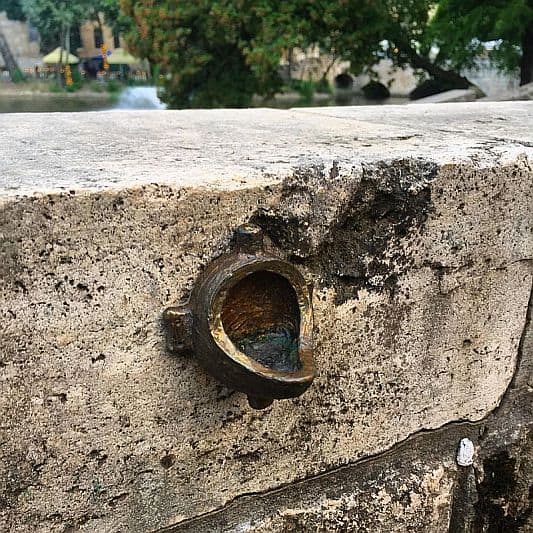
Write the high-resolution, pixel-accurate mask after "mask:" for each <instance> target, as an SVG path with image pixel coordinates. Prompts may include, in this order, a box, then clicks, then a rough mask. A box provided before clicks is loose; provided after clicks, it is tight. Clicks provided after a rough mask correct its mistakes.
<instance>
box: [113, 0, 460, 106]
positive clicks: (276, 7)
mask: <svg viewBox="0 0 533 533" xmlns="http://www.w3.org/2000/svg"><path fill="white" fill-rule="evenodd" d="M433 5H434V2H433V1H432V0H342V1H341V0H314V1H310V0H216V1H208V0H194V1H190V2H182V1H179V0H162V1H160V2H157V3H155V2H153V1H152V0H122V7H123V10H124V11H125V14H126V15H127V16H128V17H130V18H131V19H132V20H133V21H134V26H133V29H132V30H131V31H130V32H129V44H130V47H131V48H132V49H133V51H134V52H135V53H136V54H137V55H139V56H142V57H146V58H148V59H149V60H150V61H151V62H152V63H156V64H160V65H161V67H162V72H163V74H164V75H165V80H164V88H165V91H164V95H163V98H164V99H165V100H166V101H167V103H168V104H169V105H170V106H171V107H206V106H244V105H248V104H249V102H250V99H251V97H252V95H253V94H254V93H257V94H261V95H264V96H269V95H271V94H273V92H275V91H276V90H277V89H279V87H280V86H281V80H280V77H279V64H280V59H281V58H282V57H283V56H284V55H286V54H288V55H289V58H290V57H291V50H293V49H294V48H301V49H306V48H307V47H309V46H312V45H318V46H319V47H320V49H321V50H322V51H323V52H326V53H328V54H330V55H331V57H333V58H344V59H349V60H350V62H351V65H352V67H351V68H352V71H354V73H358V72H360V71H362V70H363V69H364V68H365V67H367V66H369V65H372V64H374V63H375V62H376V61H377V60H379V59H380V58H382V57H384V56H386V55H388V56H389V57H390V58H391V59H392V60H393V61H394V63H395V64H397V65H400V66H403V65H407V64H410V65H412V66H413V67H414V68H416V69H421V70H424V71H426V72H427V73H428V74H429V75H430V76H431V77H433V78H435V79H437V80H440V81H441V82H443V83H445V84H446V85H447V86H450V87H468V86H469V85H470V82H469V80H467V79H466V78H465V77H463V76H461V75H460V74H458V73H457V72H456V71H454V70H453V69H449V68H448V67H446V66H445V63H443V62H441V63H437V62H434V61H432V60H431V59H430V56H429V49H428V48H427V47H426V48H424V46H423V43H424V42H425V41H426V34H427V30H428V22H429V13H430V8H431V7H432V6H433ZM384 43H387V45H386V46H384Z"/></svg>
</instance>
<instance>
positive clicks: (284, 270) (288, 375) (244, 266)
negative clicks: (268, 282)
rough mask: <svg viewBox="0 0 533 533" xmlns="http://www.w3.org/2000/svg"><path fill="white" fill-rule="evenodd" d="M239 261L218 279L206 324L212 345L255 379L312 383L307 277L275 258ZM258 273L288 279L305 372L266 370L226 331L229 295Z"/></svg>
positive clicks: (244, 257) (253, 257)
mask: <svg viewBox="0 0 533 533" xmlns="http://www.w3.org/2000/svg"><path fill="white" fill-rule="evenodd" d="M236 259H237V260H236V261H235V262H232V264H231V265H228V267H227V268H226V269H223V271H222V272H221V274H222V275H220V276H217V282H216V289H215V290H214V291H213V292H212V293H211V301H210V305H209V312H208V316H207V322H208V328H209V332H210V335H211V337H212V339H213V341H214V342H215V344H216V345H217V347H218V348H219V349H220V350H221V351H222V353H224V355H225V357H227V358H228V359H231V360H232V362H234V363H236V364H238V365H239V366H241V367H243V368H244V369H245V370H247V371H249V372H251V373H253V374H255V375H259V376H262V377H263V378H265V379H267V380H269V381H272V382H279V383H284V384H291V383H294V384H304V383H311V382H312V381H313V379H314V377H315V374H316V371H315V367H314V361H313V351H312V334H313V309H312V302H311V294H310V288H309V286H308V285H307V283H306V281H305V279H304V277H303V276H302V274H301V273H300V272H299V271H298V270H297V269H296V268H295V267H294V266H293V265H291V264H290V263H288V262H287V261H284V260H282V259H279V258H276V257H269V256H264V255H259V256H258V255H248V254H239V257H238V258H236ZM258 272H269V273H273V274H276V275H279V276H281V277H283V278H285V279H286V280H287V281H288V282H289V283H290V285H291V287H292V288H293V290H294V292H295V294H296V298H297V302H298V308H299V311H300V324H299V336H298V356H299V359H300V361H301V363H302V368H301V369H299V370H296V371H280V370H275V369H272V368H269V367H267V366H264V365H263V364H261V363H260V362H258V361H255V360H254V359H252V358H251V357H249V356H248V355H246V354H245V353H244V352H242V351H240V350H239V349H238V348H237V347H236V346H235V344H234V343H233V341H232V340H231V339H230V337H229V335H228V334H227V333H226V331H225V330H224V325H223V323H222V308H223V305H224V302H225V300H226V297H227V294H228V291H229V290H230V289H231V288H233V287H234V286H235V285H236V284H238V283H239V282H240V281H242V280H243V279H245V278H246V277H247V276H249V275H251V274H254V273H258Z"/></svg>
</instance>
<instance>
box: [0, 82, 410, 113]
mask: <svg viewBox="0 0 533 533" xmlns="http://www.w3.org/2000/svg"><path fill="white" fill-rule="evenodd" d="M406 101H407V98H389V99H387V100H382V101H375V100H368V99H366V98H365V97H364V96H361V95H351V94H350V95H342V96H337V97H334V96H330V97H328V96H326V95H322V97H321V98H319V99H317V100H315V102H314V103H313V104H309V103H305V104H304V103H303V102H300V101H299V100H298V97H297V95H296V96H295V97H291V96H284V97H283V98H281V99H279V100H276V101H271V102H267V103H264V102H258V103H257V105H258V106H261V107H276V108H282V109H287V108H290V107H298V106H299V105H305V106H306V107H307V106H309V105H314V106H328V105H370V104H374V105H375V104H402V103H405V102H406ZM165 108H166V106H165V104H163V103H162V102H161V101H160V100H159V98H158V97H157V92H156V88H155V87H128V88H127V89H125V90H124V91H123V92H122V93H121V94H120V96H119V98H118V101H115V102H111V101H110V98H109V96H108V95H107V94H105V93H102V94H101V95H99V94H94V95H84V94H77V93H72V94H42V93H36V94H21V95H16V96H15V95H3V94H1V93H0V113H50V112H64V111H104V110H110V109H165Z"/></svg>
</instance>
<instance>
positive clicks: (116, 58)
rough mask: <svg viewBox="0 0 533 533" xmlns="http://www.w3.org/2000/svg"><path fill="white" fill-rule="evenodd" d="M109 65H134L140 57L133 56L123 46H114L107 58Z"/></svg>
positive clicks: (138, 61)
mask: <svg viewBox="0 0 533 533" xmlns="http://www.w3.org/2000/svg"><path fill="white" fill-rule="evenodd" d="M107 62H108V63H109V64H110V65H134V64H138V63H140V62H141V60H140V59H137V58H136V57H133V56H132V55H131V54H130V53H129V52H126V50H124V48H115V49H114V50H113V51H112V52H111V54H109V56H108V58H107Z"/></svg>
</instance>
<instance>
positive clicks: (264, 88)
mask: <svg viewBox="0 0 533 533" xmlns="http://www.w3.org/2000/svg"><path fill="white" fill-rule="evenodd" d="M248 3H249V2H247V1H236V2H229V1H226V0H223V1H220V2H216V1H215V2H213V1H211V0H194V1H190V2H182V1H178V0H163V1H161V2H158V3H157V4H156V3H155V2H153V1H152V0H122V2H121V5H122V8H123V10H124V13H125V15H126V16H127V17H129V18H130V19H131V20H133V21H134V25H133V27H132V29H131V31H130V32H129V34H128V43H129V47H130V49H131V50H132V51H133V52H134V53H135V54H136V55H138V56H140V57H145V58H147V59H148V60H149V61H150V62H151V63H153V64H157V65H160V67H161V73H162V74H161V75H162V77H163V79H164V81H163V85H164V89H165V90H164V94H163V99H164V100H165V101H166V102H167V103H168V104H169V106H170V107H243V106H247V105H249V103H250V100H251V98H252V96H253V94H254V93H259V94H268V93H272V92H273V91H274V90H275V89H276V88H278V87H279V86H280V79H279V77H278V76H277V73H276V71H275V70H273V69H272V68H271V63H272V62H271V63H270V64H269V65H267V64H263V65H260V66H261V68H259V66H258V64H257V63H254V64H251V63H250V62H248V61H247V57H246V55H245V51H244V50H245V48H246V46H247V44H248V43H250V42H251V41H252V39H253V38H254V37H255V36H257V35H258V34H259V25H260V23H261V21H260V20H258V19H257V17H256V16H255V13H253V12H248V11H247V10H246V9H245V5H246V4H248ZM269 67H270V68H269ZM265 72H267V74H265Z"/></svg>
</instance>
